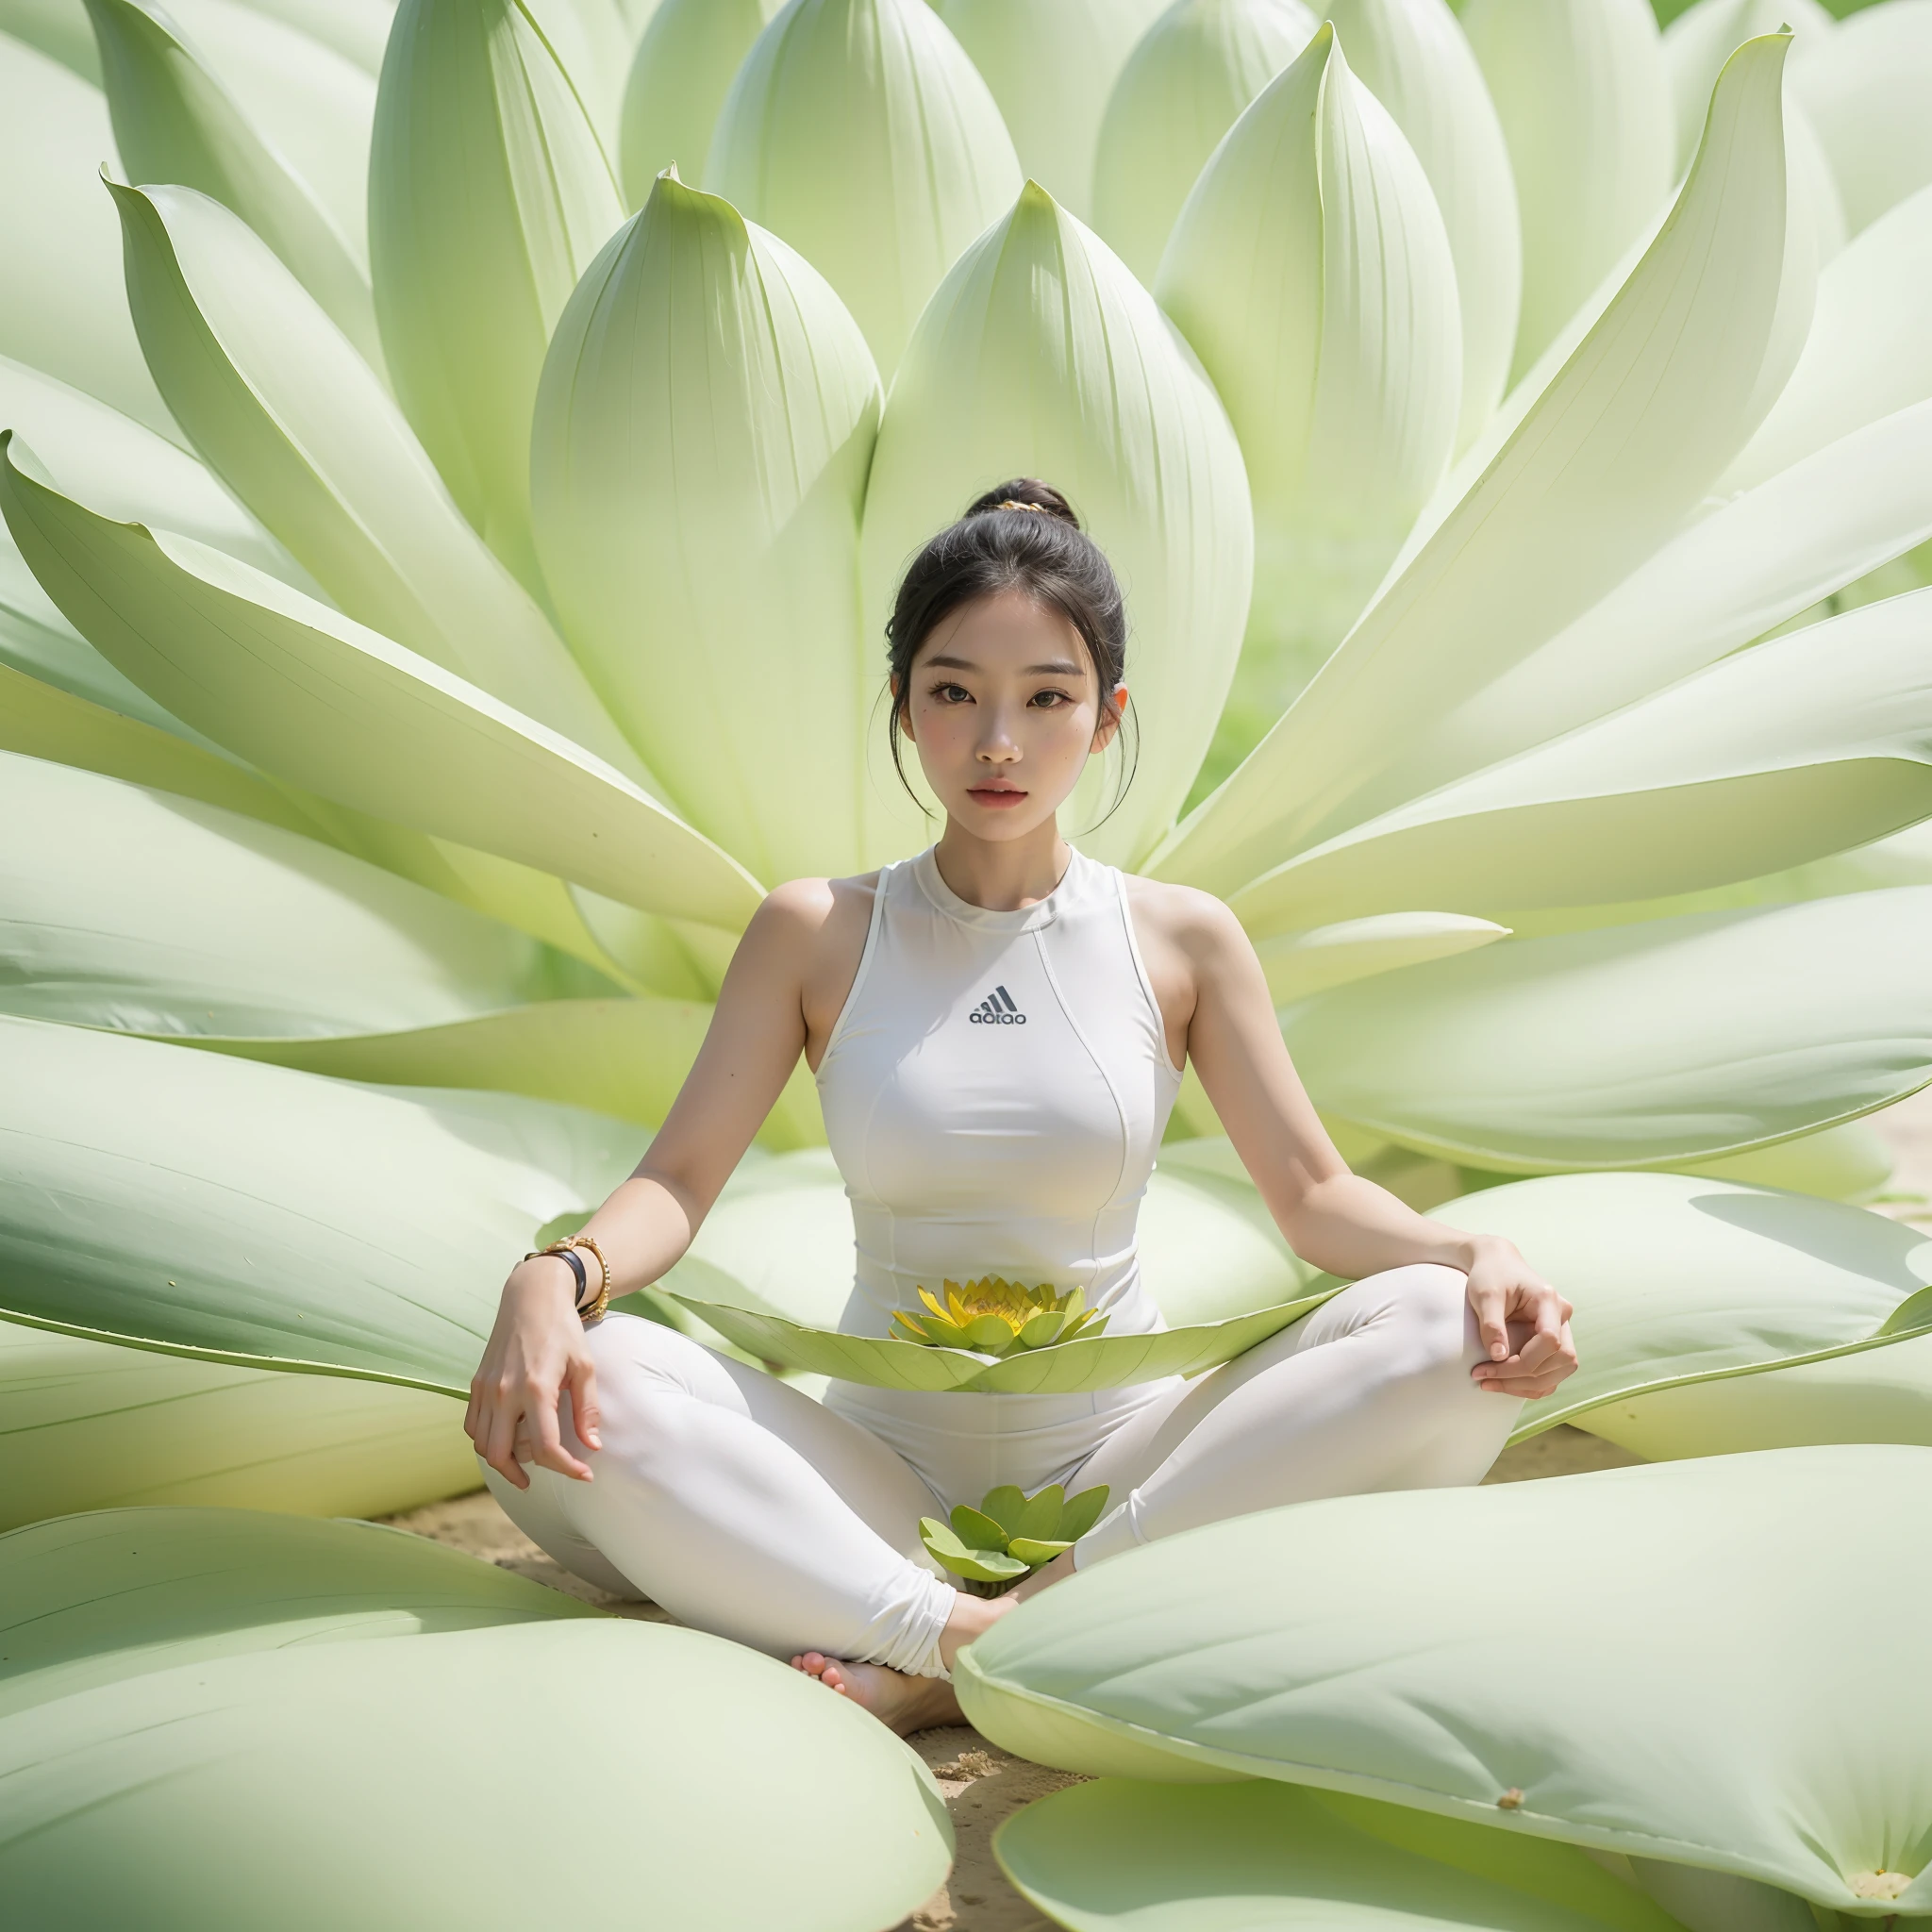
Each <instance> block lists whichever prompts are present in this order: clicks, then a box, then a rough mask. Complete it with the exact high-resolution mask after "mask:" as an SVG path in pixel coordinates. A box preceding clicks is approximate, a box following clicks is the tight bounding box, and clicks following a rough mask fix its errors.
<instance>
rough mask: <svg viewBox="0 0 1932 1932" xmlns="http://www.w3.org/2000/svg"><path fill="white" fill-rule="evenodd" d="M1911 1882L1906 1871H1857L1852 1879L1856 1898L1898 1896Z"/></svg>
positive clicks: (1888, 1897) (1853, 1893) (1853, 1894)
mask: <svg viewBox="0 0 1932 1932" xmlns="http://www.w3.org/2000/svg"><path fill="white" fill-rule="evenodd" d="M1911 1882H1912V1881H1911V1875H1910V1874H1908V1873H1905V1872H1855V1873H1853V1874H1852V1877H1851V1880H1850V1883H1851V1888H1852V1896H1853V1897H1854V1898H1887V1899H1890V1898H1897V1897H1898V1895H1899V1894H1900V1893H1901V1892H1902V1891H1904V1890H1905V1889H1906V1887H1907V1886H1908V1885H1909V1884H1910V1883H1911Z"/></svg>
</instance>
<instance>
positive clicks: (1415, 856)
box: [1228, 591, 1932, 934]
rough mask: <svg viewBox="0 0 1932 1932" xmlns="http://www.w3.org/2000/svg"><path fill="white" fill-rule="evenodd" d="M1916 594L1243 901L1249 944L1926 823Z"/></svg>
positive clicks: (1502, 769) (1453, 800) (1625, 880)
mask: <svg viewBox="0 0 1932 1932" xmlns="http://www.w3.org/2000/svg"><path fill="white" fill-rule="evenodd" d="M1928 646H1932V591H1913V592H1911V593H1910V594H1909V595H1907V596H1904V597H1890V598H1887V599H1886V600H1885V601H1884V602H1883V603H1880V604H1867V605H1865V606H1863V607H1862V608H1859V609H1857V610H1853V611H1848V612H1847V613H1846V614H1845V615H1844V616H1842V617H1839V618H1833V619H1831V620H1829V621H1828V622H1826V623H1824V624H1816V625H1807V627H1806V628H1804V629H1803V630H1799V631H1794V632H1792V633H1791V634H1790V635H1789V636H1787V637H1782V638H1778V639H1775V640H1774V641H1772V642H1770V643H1767V644H1763V645H1760V646H1759V647H1758V648H1757V650H1755V651H1745V652H1741V653H1739V654H1738V655H1736V656H1733V657H1730V658H1723V659H1721V660H1720V661H1719V662H1717V663H1716V664H1713V665H1711V666H1710V667H1709V668H1708V669H1707V670H1705V671H1701V672H1699V673H1698V674H1697V675H1694V676H1692V677H1688V678H1686V679H1685V680H1684V681H1683V682H1682V683H1680V684H1676V685H1673V686H1671V687H1669V688H1668V689H1666V690H1664V691H1660V692H1658V693H1657V695H1656V696H1654V697H1650V698H1645V699H1642V700H1640V701H1639V702H1638V703H1636V704H1634V705H1631V706H1629V707H1628V708H1626V709H1624V710H1622V711H1617V712H1613V713H1612V714H1611V715H1610V716H1609V717H1607V718H1604V719H1600V720H1599V721H1598V722H1597V723H1596V724H1586V725H1584V726H1583V727H1582V728H1581V729H1580V730H1577V731H1573V732H1571V733H1570V734H1569V735H1568V736H1566V737H1562V738H1558V739H1557V740H1555V741H1553V742H1551V743H1549V744H1546V745H1543V746H1541V747H1540V748H1539V749H1537V750H1535V751H1529V752H1524V753H1523V754H1521V755H1520V756H1519V757H1517V758H1511V759H1508V760H1507V761H1506V762H1504V763H1502V764H1499V765H1492V766H1491V767H1490V768H1489V769H1488V770H1486V771H1483V772H1478V773H1477V774H1474V776H1473V777H1468V778H1463V779H1459V780H1457V782H1455V783H1454V784H1450V785H1446V786H1444V787H1442V788H1441V790H1440V791H1432V792H1430V793H1429V794H1428V795H1427V796H1426V797H1425V798H1423V799H1419V800H1417V801H1416V802H1415V803H1414V804H1412V805H1406V806H1401V807H1398V808H1396V809H1395V810H1394V811H1391V812H1387V813H1384V814H1383V815H1382V816H1381V817H1380V818H1375V819H1371V820H1370V821H1369V822H1368V823H1367V824H1363V825H1357V826H1356V827H1355V828H1354V829H1352V830H1350V831H1347V832H1344V833H1342V834H1341V837H1340V838H1337V839H1332V840H1330V841H1327V842H1326V843H1325V844H1322V845H1318V846H1316V847H1315V848H1314V849H1313V850H1312V851H1310V852H1307V853H1304V854H1303V855H1302V856H1301V857H1300V858H1293V859H1291V860H1290V861H1289V862H1288V863H1287V864H1286V865H1283V866H1279V867H1277V868H1276V869H1275V870H1274V871H1273V872H1271V873H1265V874H1262V876H1261V877H1260V878H1258V879H1257V880H1254V881H1253V882H1252V883H1250V884H1249V885H1246V886H1244V887H1242V888H1241V891H1238V892H1236V893H1235V894H1233V896H1232V897H1231V898H1230V900H1229V902H1228V903H1229V904H1230V906H1232V908H1234V910H1235V912H1236V913H1237V914H1238V915H1239V917H1240V918H1241V923H1242V924H1244V925H1245V926H1247V928H1248V930H1249V931H1250V932H1251V933H1256V934H1263V933H1270V932H1281V931H1285V930H1291V929H1297V928H1302V927H1307V926H1313V925H1318V924H1324V923H1327V922H1330V921H1335V920H1343V919H1359V918H1362V917H1364V916H1365V915H1368V914H1371V913H1377V912H1393V911H1396V910H1398V909H1399V908H1404V907H1408V906H1413V905H1415V904H1417V903H1418V901H1419V899H1421V898H1423V897H1425V896H1427V897H1434V898H1436V899H1437V900H1438V901H1439V902H1441V903H1446V904H1449V905H1453V906H1456V907H1458V908H1462V909H1464V910H1466V911H1469V912H1472V913H1479V914H1482V915H1485V916H1487V917H1490V918H1492V919H1507V917H1508V916H1509V914H1511V913H1512V912H1514V911H1518V910H1521V909H1524V908H1531V907H1542V906H1591V905H1606V904H1614V903H1616V902H1619V901H1624V900H1635V899H1649V898H1664V897H1667V896H1669V895H1671V894H1674V893H1679V892H1693V891H1701V890H1703V889H1705V888H1707V887H1710V886H1718V885H1724V884H1727V883H1728V882H1730V881H1731V880H1734V879H1748V878H1756V877H1757V876H1759V875H1760V874H1765V873H1771V872H1775V871H1778V870H1781V869H1783V868H1785V867H1789V866H1794V865H1800V864H1803V863H1805V862H1806V861H1807V860H1810V859H1814V858H1825V857H1827V856H1829V855H1830V854H1831V853H1834V852H1839V851H1843V850H1845V849H1846V848H1848V847H1852V846H1857V845H1864V844H1867V843H1869V842H1871V841H1873V840H1874V839H1878V838H1883V837H1885V836H1886V835H1887V834H1888V833H1890V832H1894V831H1897V830H1899V829H1900V828H1901V827H1903V826H1906V825H1909V824H1915V823H1917V822H1918V821H1919V820H1921V819H1924V818H1928V817H1932V670H1928V666H1932V649H1928Z"/></svg>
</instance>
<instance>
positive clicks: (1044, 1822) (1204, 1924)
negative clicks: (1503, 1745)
mask: <svg viewBox="0 0 1932 1932" xmlns="http://www.w3.org/2000/svg"><path fill="white" fill-rule="evenodd" d="M993 1846H994V1851H995V1854H996V1856H997V1857H998V1858H999V1861H1000V1867H1001V1869H1002V1870H1003V1871H1004V1872H1005V1873H1006V1874H1007V1876H1008V1878H1010V1879H1011V1880H1012V1881H1013V1883H1014V1884H1015V1885H1016V1886H1017V1887H1018V1888H1019V1889H1020V1890H1021V1891H1022V1892H1024V1894H1025V1896H1026V1897H1027V1898H1028V1899H1030V1900H1031V1901H1032V1902H1033V1904H1034V1905H1036V1906H1038V1907H1040V1909H1041V1911H1043V1912H1045V1913H1046V1914H1047V1915H1048V1917H1050V1918H1051V1919H1052V1920H1053V1921H1054V1922H1055V1924H1060V1925H1066V1926H1069V1927H1072V1928H1073V1932H1303V1928H1305V1927H1309V1926H1316V1925H1319V1926H1320V1927H1322V1928H1323V1932H1397V1928H1400V1932H1683V1928H1682V1927H1681V1926H1680V1925H1679V1924H1678V1923H1677V1922H1676V1921H1675V1920H1674V1919H1671V1918H1667V1917H1666V1916H1665V1915H1664V1913H1663V1912H1661V1911H1660V1910H1658V1908H1657V1907H1656V1906H1654V1905H1652V1904H1651V1903H1650V1902H1649V1901H1648V1900H1647V1899H1645V1898H1644V1897H1642V1895H1641V1893H1638V1892H1636V1891H1633V1890H1631V1889H1630V1887H1628V1886H1626V1885H1624V1884H1622V1883H1620V1882H1619V1881H1618V1880H1617V1879H1616V1878H1614V1877H1612V1876H1611V1875H1610V1874H1608V1873H1607V1872H1606V1871H1605V1870H1604V1869H1603V1868H1602V1866H1600V1865H1599V1864H1597V1863H1596V1862H1595V1861H1594V1860H1593V1859H1591V1857H1590V1856H1589V1855H1588V1854H1587V1853H1585V1852H1581V1851H1578V1850H1576V1849H1575V1848H1574V1847H1573V1846H1570V1845H1557V1844H1548V1843H1543V1842H1540V1841H1538V1840H1533V1839H1525V1838H1523V1837H1521V1836H1519V1835H1517V1834H1514V1833H1505V1832H1500V1831H1491V1830H1488V1829H1486V1828H1485V1827H1483V1826H1482V1825H1479V1824H1464V1823H1462V1822H1461V1821H1460V1820H1456V1819H1445V1818H1433V1817H1430V1816H1428V1815H1427V1814H1426V1813H1423V1812H1417V1811H1410V1810H1407V1809H1405V1808H1403V1807H1397V1806H1394V1805H1378V1804H1376V1803H1375V1802H1374V1800H1373V1799H1368V1798H1349V1797H1344V1796H1342V1795H1341V1794H1340V1793H1329V1792H1316V1791H1310V1790H1297V1789H1296V1788H1294V1787H1292V1786H1288V1785H1279V1784H1264V1783H1253V1784H1244V1785H1238V1786H1233V1787H1220V1788H1214V1789H1205V1788H1200V1787H1194V1786H1165V1787H1163V1786H1158V1785H1146V1784H1136V1783H1131V1782H1129V1781H1127V1780H1125V1779H1115V1778H1109V1779H1107V1780H1105V1781H1104V1782H1101V1783H1097V1784H1081V1785H1075V1786H1074V1787H1072V1788H1071V1789H1069V1790H1060V1791H1055V1792H1053V1793H1052V1794H1050V1795H1049V1796H1047V1797H1045V1798H1041V1799H1038V1800H1036V1801H1035V1802H1034V1803H1033V1804H1031V1805H1029V1806H1027V1807H1025V1809H1024V1811H1021V1812H1018V1813H1016V1814H1015V1815H1014V1816H1013V1817H1011V1818H1009V1819H1008V1821H1007V1822H1006V1823H1005V1824H1003V1825H1001V1827H1000V1829H999V1834H998V1836H997V1838H996V1839H995V1840H994V1841H993ZM1806 1923H1807V1932H1809V1920H1808V1917H1807V1922H1806Z"/></svg>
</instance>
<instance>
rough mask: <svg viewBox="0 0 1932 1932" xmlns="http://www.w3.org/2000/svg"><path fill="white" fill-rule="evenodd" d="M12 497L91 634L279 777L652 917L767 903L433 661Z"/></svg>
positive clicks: (140, 537)
mask: <svg viewBox="0 0 1932 1932" xmlns="http://www.w3.org/2000/svg"><path fill="white" fill-rule="evenodd" d="M0 500H4V503H5V507H6V509H7V514H8V526H9V527H10V528H11V529H12V531H13V534H14V541H16V542H24V543H25V547H26V550H27V552H28V556H29V560H30V561H31V562H32V563H33V565H34V568H35V572H36V574H37V575H39V576H40V578H41V580H42V583H44V584H46V585H47V586H48V588H49V592H50V594H51V595H53V596H54V597H55V600H56V601H57V602H58V603H59V604H60V605H61V606H62V608H63V609H64V611H65V612H66V614H67V616H68V617H69V619H70V620H73V619H74V618H75V616H78V617H79V618H80V622H79V623H78V624H76V625H75V628H76V629H78V630H81V631H82V632H83V634H84V635H87V636H89V637H90V639H91V641H92V642H93V643H94V645H95V646H96V647H97V648H99V649H101V650H103V651H104V652H105V654H106V655H107V656H108V658H110V659H112V661H113V662H114V663H115V664H116V665H117V666H118V667H119V668H120V669H121V670H122V671H124V672H125V673H126V674H127V675H129V676H133V677H135V679H136V682H138V683H140V684H141V685H142V688H143V689H144V690H146V691H149V692H150V693H151V694H152V695H154V696H155V697H157V698H158V700H159V701H160V702H161V703H163V704H165V705H166V706H167V707H168V708H169V709H170V710H171V711H174V712H175V713H176V714H177V715H181V716H184V717H185V718H186V721H187V722H188V723H189V724H193V725H195V726H196V727H197V728H198V729H206V730H207V731H208V736H209V737H210V738H212V739H214V740H215V741H216V742H217V743H220V744H223V745H225V746H226V747H227V748H228V749H229V750H231V751H235V752H237V753H239V754H241V755H242V757H245V758H251V759H252V760H253V761H254V762H255V763H256V764H258V765H259V766H260V767H261V768H262V769H263V770H265V771H268V772H271V773H273V774H275V776H277V777H284V778H287V779H289V780H290V781H291V782H292V783H294V784H296V785H301V786H305V787H307V788H308V790H310V791H318V792H320V793H322V794H323V795H324V796H325V797H327V798H334V799H337V800H339V801H340V802H341V803H342V804H344V805H347V806H351V807H354V808H357V809H358V810H361V811H366V812H371V813H374V814H375V815H376V816H378V817H381V818H389V819H394V820H396V821H397V822H398V823H400V824H405V825H410V826H413V827H414V828H415V829H417V830H420V831H425V832H431V833H434V834H436V835H438V836H440V837H443V838H448V839H456V840H459V841H462V842H463V843H465V844H474V845H478V846H481V847H483V848H484V849H485V850H488V851H491V852H495V853H499V854H500V855H501V856H502V857H504V858H512V859H515V860H517V861H519V862H520V863H522V864H525V865H530V866H535V867H537V868H539V869H540V870H542V871H545V872H554V873H557V874H561V875H562V876H563V877H566V878H570V879H575V881H576V882H577V883H578V884H580V885H586V886H590V887H591V888H592V889H593V890H594V891H603V892H606V893H608V895H609V896H610V897H612V898H617V899H622V900H623V901H624V902H625V904H626V905H635V906H638V907H640V908H641V909H642V910H644V911H647V912H648V911H655V912H666V913H672V914H675V915H677V916H680V917H684V918H689V919H694V920H698V921H701V922H704V923H706V924H717V925H722V926H724V927H725V928H726V929H728V930H732V931H736V930H737V929H739V928H740V927H741V926H742V924H744V922H745V921H746V920H747V919H748V918H749V917H750V916H751V914H752V912H753V911H754V910H756V908H757V906H758V886H757V885H756V883H755V882H754V881H753V880H752V878H751V877H750V875H749V874H746V873H745V872H744V871H743V870H742V868H741V867H740V866H738V865H737V864H736V863H735V862H734V861H733V860H731V859H730V858H726V856H725V855H724V853H722V852H721V851H719V850H718V848H717V847H716V846H715V845H712V844H711V843H710V842H709V841H707V840H705V839H704V838H702V837H701V836H700V835H699V834H698V833H696V832H694V831H692V830H691V827H690V826H688V825H687V824H684V822H683V821H682V820H681V819H678V818H676V817H675V816H674V815H673V814H672V813H671V812H669V811H667V810H666V809H665V808H663V807H662V806H660V805H659V804H658V802H657V801H656V800H655V799H653V798H651V797H650V796H649V795H648V794H647V793H645V792H643V791H640V790H639V789H638V788H637V787H636V786H635V785H633V784H631V783H630V781H629V780H628V779H626V778H625V776H624V775H623V774H622V773H620V772H617V771H615V770H613V769H612V768H611V767H609V766H608V765H606V764H604V763H603V762H602V761H601V760H599V759H598V758H594V757H593V756H592V755H591V753H589V752H587V751H585V750H583V749H582V748H581V747H579V746H577V745H575V744H573V743H572V742H571V741H569V740H567V739H564V738H560V737H558V735H557V734H556V733H555V732H552V731H549V730H547V729H546V728H545V727H544V726H542V725H541V724H537V723H535V722H534V721H533V720H531V719H528V718H525V717H523V716H521V715H520V714H519V713H517V712H514V711H511V710H510V709H508V708H507V707H505V706H503V705H501V704H498V703H497V702H496V701H495V700H494V699H492V698H491V697H490V696H488V694H487V693H485V692H483V691H479V690H477V689H476V688H475V686H473V685H468V684H465V683H464V682H463V681H462V680H461V679H460V678H458V677H456V676H454V675H452V674H450V673H449V672H446V671H442V670H441V669H440V668H439V667H437V666H436V665H434V664H432V663H430V662H429V661H428V660H427V659H426V658H418V657H416V656H415V654H414V653H412V652H409V651H406V650H404V649H403V648H402V646H400V645H398V644H394V643H391V641H389V640H388V639H387V638H384V637H382V636H380V635H378V634H377V633H376V632H375V631H371V630H365V629H363V628H362V626H361V625H357V624H355V623H353V622H352V621H351V620H350V619H348V618H345V617H341V616H338V615H337V614H336V613H335V612H334V611H331V610H327V609H325V608H323V607H322V606H321V605H319V604H315V603H312V602H311V601H310V600H309V599H308V598H306V597H303V596H302V595H301V594H300V593H299V592H297V591H291V590H289V589H288V588H287V587H286V586H284V585H281V584H278V583H276V582H275V580H274V579H273V578H270V577H266V576H263V575H260V574H259V573H258V572H255V571H251V570H249V569H248V568H247V566H246V565H244V564H241V563H238V562H236V561H234V560H233V559H232V558H226V557H225V556H224V555H223V554H222V553H220V552H219V551H214V550H209V549H208V548H206V547H205V546H203V545H200V544H196V543H192V542H190V541H188V540H187V539H185V538H176V537H162V538H157V537H155V536H152V535H150V534H149V533H148V532H146V531H145V530H143V529H142V528H141V526H140V525H128V524H111V523H108V522H107V521H106V520H104V519H102V518H99V517H95V516H93V515H92V514H91V513H90V512H88V511H86V510H84V509H82V508H80V507H79V506H78V505H76V504H74V503H71V502H69V501H68V499H66V498H65V497H63V496H60V495H59V494H58V493H57V492H56V491H50V490H46V489H43V488H42V486H40V485H39V484H37V483H35V482H33V481H32V480H31V479H30V478H28V477H26V476H25V475H22V474H21V472H20V471H19V470H17V469H14V468H12V467H11V466H9V465H7V464H5V463H4V462H0ZM110 559H111V561H110ZM137 673H138V674H139V675H137Z"/></svg>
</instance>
